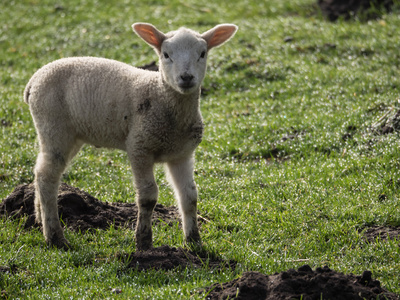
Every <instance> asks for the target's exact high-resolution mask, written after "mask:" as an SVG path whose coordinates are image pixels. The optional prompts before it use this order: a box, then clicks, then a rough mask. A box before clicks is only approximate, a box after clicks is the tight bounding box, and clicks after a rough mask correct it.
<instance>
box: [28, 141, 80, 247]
mask: <svg viewBox="0 0 400 300" xmlns="http://www.w3.org/2000/svg"><path fill="white" fill-rule="evenodd" d="M43 142H44V141H43V138H42V139H41V146H40V148H41V150H40V153H39V155H38V158H37V162H36V166H35V210H36V220H37V222H40V223H41V224H42V226H43V234H44V237H45V240H46V242H47V244H49V245H53V246H56V247H58V248H64V249H67V248H69V243H68V241H67V240H66V239H65V237H64V233H63V229H62V227H61V224H60V220H59V216H58V206H57V194H58V188H59V185H60V178H61V175H62V173H63V172H64V170H65V168H66V166H67V164H68V162H69V161H70V159H71V158H72V157H73V156H74V155H75V154H76V152H77V151H78V150H79V148H80V145H77V144H73V143H70V144H67V146H66V148H67V149H62V150H60V149H56V148H55V147H51V146H48V145H46V144H44V143H43ZM53 142H54V141H53Z"/></svg>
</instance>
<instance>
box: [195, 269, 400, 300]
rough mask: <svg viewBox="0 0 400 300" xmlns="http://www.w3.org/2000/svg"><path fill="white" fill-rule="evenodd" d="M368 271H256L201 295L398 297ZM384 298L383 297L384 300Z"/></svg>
mask: <svg viewBox="0 0 400 300" xmlns="http://www.w3.org/2000/svg"><path fill="white" fill-rule="evenodd" d="M371 275H372V274H371V272H370V271H364V272H363V274H362V275H361V276H355V275H353V274H350V275H344V274H342V273H338V272H335V271H333V270H331V269H329V268H328V267H324V268H317V269H316V270H315V271H313V270H312V269H311V267H309V266H308V265H304V266H302V267H300V268H299V269H298V270H294V269H290V270H288V271H285V272H281V273H276V274H274V275H269V276H268V275H264V274H261V273H259V272H245V273H243V275H242V276H241V277H240V278H238V279H235V280H232V281H230V282H226V283H223V284H220V283H216V284H213V285H212V286H210V287H207V288H205V289H204V290H202V291H201V292H204V293H205V294H206V298H205V299H210V300H217V299H218V300H219V299H238V300H239V299H243V300H244V299H246V300H286V299H287V300H289V299H290V300H292V299H293V300H294V299H303V300H319V299H321V295H322V299H330V300H358V299H359V300H363V299H378V297H379V299H388V300H398V299H399V296H397V295H395V294H393V293H391V292H388V291H386V290H385V289H383V288H381V286H380V282H379V281H378V280H373V279H372V277H371ZM384 297H386V298H384Z"/></svg>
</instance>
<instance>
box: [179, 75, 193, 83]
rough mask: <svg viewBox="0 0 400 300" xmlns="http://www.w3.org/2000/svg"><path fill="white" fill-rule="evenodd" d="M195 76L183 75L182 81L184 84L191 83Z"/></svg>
mask: <svg viewBox="0 0 400 300" xmlns="http://www.w3.org/2000/svg"><path fill="white" fill-rule="evenodd" d="M193 78H194V76H193V75H191V74H183V75H181V79H182V81H183V82H184V83H186V84H187V83H190V82H191V81H192V80H193Z"/></svg>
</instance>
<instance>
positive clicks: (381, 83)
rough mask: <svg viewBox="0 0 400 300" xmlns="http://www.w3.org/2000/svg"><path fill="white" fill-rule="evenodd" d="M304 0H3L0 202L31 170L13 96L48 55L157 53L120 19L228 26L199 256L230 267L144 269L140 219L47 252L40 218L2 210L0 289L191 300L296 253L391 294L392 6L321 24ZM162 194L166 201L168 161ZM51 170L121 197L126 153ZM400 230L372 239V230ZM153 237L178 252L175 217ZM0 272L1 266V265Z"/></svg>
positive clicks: (398, 39) (212, 86)
mask: <svg viewBox="0 0 400 300" xmlns="http://www.w3.org/2000/svg"><path fill="white" fill-rule="evenodd" d="M315 2H316V1H314V0H295V1H289V0H285V1H279V0H271V1H255V0H246V1H237V3H235V5H234V9H232V8H230V5H227V4H226V3H225V2H224V1H222V0H214V1H209V2H208V3H207V4H204V5H201V4H199V2H198V1H194V0H186V1H178V0H172V1H164V0H153V1H143V2H140V1H137V2H132V1H125V0H111V1H103V0H85V1H78V0H72V1H68V3H62V1H54V0H44V1H37V0H16V1H12V2H9V3H5V2H2V3H1V4H0V19H1V20H2V22H1V24H0V132H1V133H0V145H1V153H0V199H4V198H6V197H7V196H8V195H9V194H10V193H11V192H12V191H13V190H14V188H15V187H16V186H18V185H20V184H29V183H31V182H32V181H33V167H34V164H35V160H36V155H37V152H38V147H37V139H36V133H35V129H34V126H33V122H32V118H31V116H30V113H29V109H28V106H27V105H26V104H25V103H24V102H23V96H22V95H23V90H24V87H25V85H26V83H27V82H28V80H29V78H30V77H31V76H32V74H33V73H34V72H35V71H36V70H37V69H38V68H40V67H41V66H42V65H44V64H46V63H48V62H51V61H53V60H56V59H58V58H61V57H68V56H99V57H106V58H111V59H115V60H119V61H123V62H125V63H128V64H132V65H135V66H142V65H145V64H149V63H151V62H152V61H154V60H155V59H156V55H155V53H154V52H153V50H152V49H150V47H148V46H147V45H146V44H145V43H144V42H143V41H142V40H141V39H140V38H138V37H137V36H136V35H135V34H134V33H133V32H132V29H131V25H132V24H133V23H134V22H149V23H152V24H154V25H155V26H157V28H159V29H160V30H163V31H165V32H167V31H170V30H174V29H177V28H179V27H181V26H185V27H188V28H192V29H195V30H197V31H199V32H203V31H205V30H208V29H209V28H211V27H213V26H214V25H216V24H218V23H233V24H236V25H238V26H239V31H238V32H237V34H236V36H235V37H234V38H233V39H232V40H231V41H229V43H227V44H225V45H224V46H223V47H221V48H219V49H213V50H212V51H211V52H210V54H209V58H208V70H207V75H206V79H205V81H204V84H203V92H202V96H201V111H202V115H203V118H204V123H205V132H204V137H203V141H202V142H201V144H200V145H199V147H198V148H197V150H196V156H195V158H196V164H195V180H196V183H197V186H198V190H199V203H198V210H199V215H200V216H201V217H200V219H201V224H200V234H201V237H202V240H203V247H204V249H203V250H204V252H205V253H208V254H209V255H211V256H214V257H218V258H219V259H221V260H223V261H235V262H236V267H235V268H231V267H229V265H227V266H226V267H223V268H218V269H212V268H208V267H200V268H191V267H187V268H181V269H172V270H167V271H164V270H149V271H146V272H141V271H140V270H138V269H137V268H136V269H135V268H134V267H129V263H128V261H129V259H127V258H126V257H128V258H129V256H130V255H131V254H132V253H133V252H135V243H134V230H133V229H132V228H130V227H117V226H111V227H110V228H109V229H107V230H103V229H95V230H92V231H90V232H86V233H85V232H81V233H79V232H75V231H72V230H69V229H67V230H66V232H65V235H66V238H67V239H68V240H69V242H70V243H71V245H72V250H70V251H63V250H58V249H54V248H51V249H49V248H48V247H47V246H46V244H45V242H44V238H43V235H42V233H41V231H40V230H39V228H30V229H25V228H24V224H25V222H26V221H27V218H26V217H23V218H16V219H11V218H6V217H1V218H0V228H1V229H0V266H1V267H2V268H0V293H1V298H5V299H8V298H9V299H14V298H34V299H64V298H74V299H75V298H80V299H82V298H91V299H104V298H116V299H118V298H120V299H128V298H131V299H134V298H137V299H189V298H191V299H203V298H204V294H201V293H198V292H197V291H198V290H199V289H201V288H204V287H207V286H210V285H212V284H214V283H217V282H219V283H223V282H227V281H230V280H232V279H234V278H238V277H239V276H240V275H241V274H242V273H243V272H245V271H249V270H251V271H259V272H261V273H264V274H274V273H275V272H281V271H284V270H288V269H290V268H294V269H297V268H299V267H300V266H302V265H304V264H308V265H309V266H311V267H312V268H313V269H315V268H317V267H323V266H329V268H330V269H333V270H335V271H338V272H342V273H345V274H350V273H353V274H359V275H360V274H361V273H362V272H363V271H364V270H370V271H371V272H372V276H373V278H375V279H377V280H379V281H380V282H381V285H382V286H383V287H384V288H385V289H387V290H389V291H391V292H394V293H396V294H400V284H399V278H400V247H399V244H400V235H399V232H400V205H399V198H400V116H399V117H398V119H397V117H396V112H399V111H400V70H399V68H400V51H399V49H400V35H399V34H398V29H399V28H400V14H399V13H398V11H397V12H396V11H395V12H394V13H390V14H383V15H381V17H379V18H377V19H370V20H364V19H357V18H356V19H355V20H350V21H344V20H338V21H337V22H329V21H327V20H325V19H324V18H323V17H322V16H321V15H320V13H319V10H318V8H317V6H316V4H315ZM156 179H157V183H158V184H159V186H160V192H159V202H158V203H160V204H162V205H164V206H167V207H170V206H174V205H175V201H174V197H173V192H172V189H171V188H170V187H169V185H168V184H167V181H166V178H165V175H164V172H163V168H162V166H159V167H157V168H156ZM62 180H63V182H65V183H67V184H69V185H71V186H74V187H77V188H79V189H81V190H84V191H85V192H87V193H89V194H90V195H92V196H94V197H96V198H97V199H99V200H101V201H103V202H110V203H116V202H119V203H121V202H122V203H133V202H134V199H135V189H134V188H133V185H132V175H131V170H130V166H129V162H128V159H127V156H126V153H124V152H122V151H118V150H107V149H99V148H94V147H91V146H85V147H84V148H83V150H82V151H81V152H80V153H79V154H78V156H77V157H76V158H75V160H74V162H73V164H72V166H71V167H70V168H69V169H68V170H67V172H66V173H65V174H64V176H63V179H62ZM378 226H379V228H381V227H384V228H387V229H391V230H393V231H394V232H397V234H393V235H391V236H390V237H389V238H386V236H385V235H381V236H372V238H370V237H368V236H367V235H366V234H367V233H369V232H371V231H372V230H374V229H376V228H378ZM153 235H154V246H155V247H160V246H163V245H169V246H171V247H183V248H184V247H185V244H184V236H183V233H182V230H181V228H179V223H178V222H172V223H171V222H163V221H158V222H157V224H153ZM1 270H5V271H4V272H3V271H1Z"/></svg>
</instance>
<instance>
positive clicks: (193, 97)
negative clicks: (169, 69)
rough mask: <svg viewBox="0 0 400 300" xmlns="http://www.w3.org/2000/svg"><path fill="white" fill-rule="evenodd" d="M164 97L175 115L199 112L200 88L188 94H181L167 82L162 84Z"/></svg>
mask: <svg viewBox="0 0 400 300" xmlns="http://www.w3.org/2000/svg"><path fill="white" fill-rule="evenodd" d="M164 93H165V99H166V100H167V101H168V104H169V105H168V106H169V107H170V108H171V109H173V110H174V111H175V112H176V114H177V115H180V114H183V115H185V116H191V115H193V114H197V113H199V109H200V88H199V89H198V90H196V91H194V92H192V93H190V94H181V93H179V92H178V91H176V90H174V89H173V88H172V87H170V86H169V85H167V84H164Z"/></svg>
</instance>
